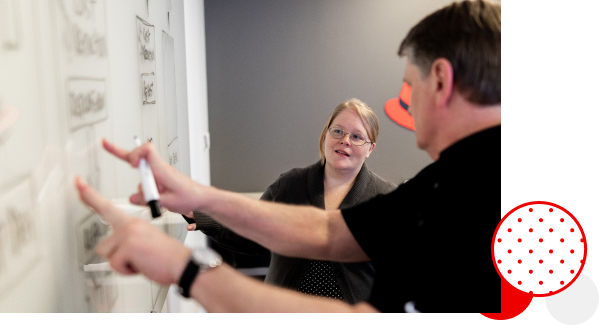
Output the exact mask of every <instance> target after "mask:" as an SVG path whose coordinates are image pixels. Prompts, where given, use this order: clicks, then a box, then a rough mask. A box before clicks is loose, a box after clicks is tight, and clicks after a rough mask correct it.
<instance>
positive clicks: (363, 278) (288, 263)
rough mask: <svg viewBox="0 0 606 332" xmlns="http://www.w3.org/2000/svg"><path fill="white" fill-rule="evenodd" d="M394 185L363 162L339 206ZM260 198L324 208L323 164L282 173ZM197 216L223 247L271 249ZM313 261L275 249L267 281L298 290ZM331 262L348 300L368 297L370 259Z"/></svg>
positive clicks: (252, 251)
mask: <svg viewBox="0 0 606 332" xmlns="http://www.w3.org/2000/svg"><path fill="white" fill-rule="evenodd" d="M395 188H396V185H394V184H393V183H391V182H388V181H385V180H383V179H382V178H380V177H379V176H378V175H376V174H374V173H373V172H371V171H370V170H369V169H368V168H367V167H366V164H363V165H362V168H361V169H360V172H359V173H358V176H357V177H356V180H355V182H354V184H353V186H352V188H351V189H350V190H349V192H348V193H347V195H346V196H345V198H344V199H343V201H342V202H341V205H340V206H339V209H345V208H348V207H352V206H354V205H356V204H359V203H361V202H363V201H366V200H368V199H370V198H372V197H374V196H376V195H377V194H386V193H388V192H391V191H392V190H394V189H395ZM261 199H262V200H266V201H275V202H282V203H288V204H296V205H312V206H315V207H318V208H321V209H324V166H323V165H322V164H321V163H320V162H319V161H318V162H317V163H315V164H313V165H310V166H307V167H305V168H294V169H292V170H290V171H288V172H286V173H283V174H281V175H280V177H279V178H278V179H277V180H276V181H275V182H274V183H273V184H272V185H270V186H269V187H268V188H267V190H265V193H263V196H262V197H261ZM194 218H195V222H196V225H197V229H199V230H201V231H202V232H203V233H204V234H206V235H207V236H209V237H210V238H211V239H212V240H213V241H214V242H215V243H216V244H217V245H219V246H220V247H222V248H225V249H228V250H231V251H234V252H237V253H241V254H246V255H261V254H264V253H267V251H268V250H267V249H266V248H264V247H262V246H260V245H258V244H256V243H254V242H252V241H250V240H248V239H246V238H243V237H241V236H239V235H237V234H236V233H234V232H232V231H231V230H229V229H227V228H225V227H223V226H221V225H220V224H218V223H217V222H216V221H214V220H213V219H212V218H211V217H209V216H208V215H206V214H204V213H201V212H198V211H195V212H194ZM190 220H191V219H190ZM368 222H369V226H372V220H368ZM310 263H311V260H308V259H302V258H293V257H286V256H282V255H279V254H276V253H274V252H272V253H271V263H270V265H269V271H268V273H267V276H266V277H265V282H266V283H268V284H272V285H276V286H281V287H285V288H290V289H294V290H296V289H297V287H298V286H299V283H300V282H301V278H302V277H303V276H304V275H305V273H306V272H307V269H308V268H309V265H310ZM331 265H332V269H333V272H334V274H335V277H336V279H337V282H338V284H339V287H340V289H341V293H342V294H343V299H344V300H345V301H347V302H348V303H350V304H353V303H357V302H360V301H364V300H367V299H368V297H369V296H370V290H371V288H372V283H373V280H374V274H375V271H374V268H373V267H372V265H371V264H370V263H369V262H363V263H338V262H331Z"/></svg>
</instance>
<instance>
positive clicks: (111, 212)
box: [76, 176, 128, 229]
mask: <svg viewBox="0 0 606 332" xmlns="http://www.w3.org/2000/svg"><path fill="white" fill-rule="evenodd" d="M76 188H77V189H78V193H79V194H80V200H82V202H84V204H86V205H88V206H89V207H90V208H92V209H93V210H94V211H95V213H97V214H98V215H99V216H100V217H101V219H103V220H105V221H107V222H108V223H109V224H110V225H111V226H112V228H113V229H117V228H120V227H122V226H125V225H126V224H128V215H127V214H126V213H124V212H122V211H121V210H120V209H118V208H117V207H115V206H114V205H113V204H112V203H111V202H110V201H109V200H108V199H106V198H105V197H103V196H102V195H101V194H99V192H97V191H96V190H95V189H94V188H93V187H91V186H89V185H88V184H87V183H86V181H84V179H82V177H80V176H77V177H76Z"/></svg>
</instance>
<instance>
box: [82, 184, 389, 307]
mask: <svg viewBox="0 0 606 332" xmlns="http://www.w3.org/2000/svg"><path fill="white" fill-rule="evenodd" d="M76 187H77V189H78V192H79V194H80V199H81V200H82V201H83V202H84V203H85V204H86V205H88V206H89V207H91V208H92V209H93V210H94V211H95V212H96V213H97V214H99V215H100V217H101V218H102V219H103V220H105V221H107V222H108V223H109V224H110V225H111V227H112V228H113V233H112V235H111V236H109V237H108V238H106V239H105V240H103V241H102V242H101V243H100V244H99V245H98V247H97V249H96V250H97V252H98V253H99V255H100V256H102V257H104V258H107V259H108V260H109V262H110V264H111V266H112V267H113V268H114V269H115V270H116V271H118V272H120V273H123V274H134V273H139V272H140V273H143V274H144V275H145V276H147V277H148V278H150V279H152V280H154V281H156V282H158V283H160V284H163V285H168V284H176V283H177V282H178V281H179V279H180V277H181V274H182V273H183V270H184V269H185V266H186V264H187V261H188V259H189V256H190V255H191V251H190V250H189V249H187V248H186V247H184V246H183V245H182V244H181V243H179V242H178V241H177V240H175V239H173V238H171V237H170V236H168V235H166V234H165V233H163V232H162V231H161V230H159V229H157V228H156V227H154V226H153V225H151V224H150V223H148V222H146V221H144V220H142V219H137V218H134V217H131V216H129V215H127V214H125V213H124V212H122V211H120V210H119V209H118V208H117V207H115V206H113V205H112V204H111V203H110V202H109V201H108V200H107V199H105V198H104V197H102V196H101V195H100V194H99V193H98V192H96V191H95V190H94V189H93V188H91V187H90V186H88V185H87V184H85V183H84V181H83V180H82V179H81V178H77V179H76ZM190 293H191V295H192V297H193V298H194V299H196V300H197V301H198V302H199V303H200V304H202V306H204V308H206V309H207V310H208V311H210V312H377V310H376V309H375V308H374V307H372V306H371V305H369V304H368V303H360V304H357V305H355V306H350V305H349V304H346V303H344V302H340V301H331V300H327V299H322V298H318V297H312V296H309V295H304V294H301V293H297V292H295V291H292V290H286V289H280V288H277V287H274V286H270V285H267V284H263V283H262V282H260V281H257V280H254V279H252V278H249V277H246V276H244V275H242V274H240V273H238V272H237V271H235V270H234V269H233V268H231V267H229V266H227V265H221V266H219V267H217V268H214V269H210V270H206V271H204V272H202V273H198V275H197V276H196V279H195V280H194V283H193V285H192V288H191V290H190Z"/></svg>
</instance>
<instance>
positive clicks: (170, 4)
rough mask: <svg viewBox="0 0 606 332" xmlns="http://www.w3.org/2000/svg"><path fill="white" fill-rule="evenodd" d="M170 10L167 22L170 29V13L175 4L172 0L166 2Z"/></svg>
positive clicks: (167, 11) (167, 13) (168, 10)
mask: <svg viewBox="0 0 606 332" xmlns="http://www.w3.org/2000/svg"><path fill="white" fill-rule="evenodd" d="M166 2H167V5H168V9H167V10H166V20H167V21H168V28H169V29H170V11H171V10H172V9H173V3H172V1H171V0H166Z"/></svg>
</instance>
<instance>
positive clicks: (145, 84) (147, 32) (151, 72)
mask: <svg viewBox="0 0 606 332" xmlns="http://www.w3.org/2000/svg"><path fill="white" fill-rule="evenodd" d="M136 33H137V51H138V52H137V56H138V59H139V60H138V62H139V77H140V91H141V119H142V125H143V128H142V134H143V138H144V139H145V141H148V142H149V141H152V142H160V137H159V131H160V118H159V113H158V103H157V96H158V93H157V87H158V85H157V82H156V35H155V28H154V26H153V25H151V24H149V23H148V22H146V21H145V20H143V19H142V18H140V17H137V31H136Z"/></svg>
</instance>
